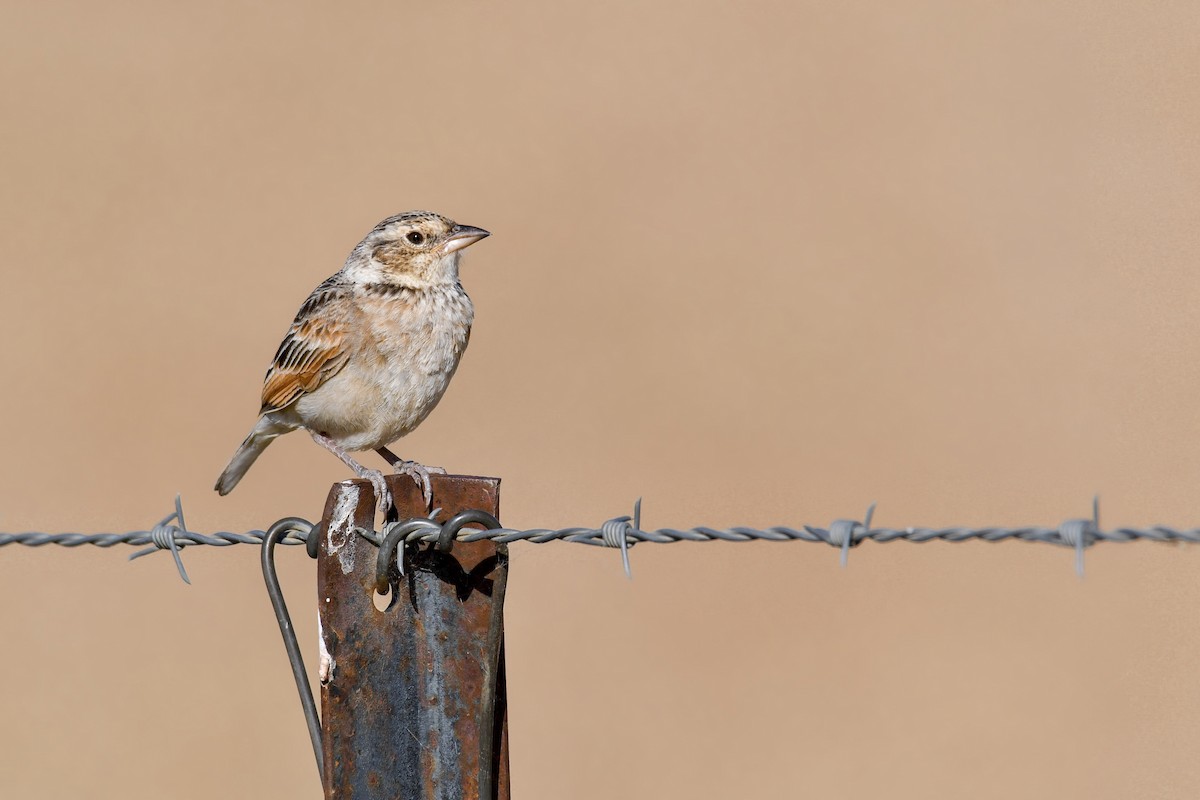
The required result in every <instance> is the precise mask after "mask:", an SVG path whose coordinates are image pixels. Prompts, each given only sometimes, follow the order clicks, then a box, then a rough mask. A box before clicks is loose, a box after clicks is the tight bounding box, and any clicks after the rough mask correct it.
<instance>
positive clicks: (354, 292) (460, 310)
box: [214, 211, 491, 517]
mask: <svg viewBox="0 0 1200 800" xmlns="http://www.w3.org/2000/svg"><path fill="white" fill-rule="evenodd" d="M490 235H491V234H490V233H489V232H488V231H485V230H484V229H483V228H476V227H474V226H472V225H459V224H458V223H456V222H454V221H453V220H450V219H447V218H446V217H443V216H442V215H440V214H435V213H433V212H430V211H406V212H404V213H402V214H396V215H394V216H391V217H388V218H387V219H385V220H383V221H382V222H380V223H379V224H378V225H376V226H375V227H374V228H372V229H371V232H370V233H368V234H367V235H366V236H365V237H363V239H362V241H361V242H359V243H358V244H357V245H356V246H355V247H354V249H353V250H351V251H350V255H349V256H348V257H347V258H346V262H345V264H344V265H343V266H342V268H341V269H340V270H338V271H337V272H336V273H334V274H333V275H332V276H330V277H329V278H328V279H326V280H325V281H324V282H322V283H321V284H320V285H319V286H317V288H316V289H314V290H313V291H312V294H310V295H309V296H308V299H307V300H305V301H304V303H303V305H301V306H300V311H299V312H298V313H297V314H296V318H295V319H294V320H293V321H292V324H291V327H289V328H288V331H287V333H286V334H285V335H284V337H283V341H282V342H281V343H280V345H279V349H278V350H277V351H276V352H275V358H274V360H273V361H272V363H271V366H270V368H268V369H267V374H266V377H265V378H264V380H263V389H262V407H261V409H260V410H259V416H258V421H257V422H256V423H255V425H254V428H253V429H252V430H251V431H250V434H249V435H248V436H247V437H246V439H245V441H243V442H242V444H241V446H239V447H238V449H237V452H235V453H234V454H233V458H232V459H230V461H229V465H228V466H227V467H225V470H224V471H223V472H222V473H221V477H220V478H218V479H217V483H216V486H215V487H214V488H215V489H216V491H217V492H218V493H219V494H221V495H226V494H229V492H231V491H232V490H233V488H234V487H235V486H237V484H238V481H240V480H241V479H242V476H244V475H245V474H246V471H247V470H248V469H250V466H251V465H252V464H253V463H254V461H255V459H257V458H258V457H259V456H260V455H262V452H263V450H265V449H266V448H267V445H269V444H270V443H271V442H273V441H274V440H275V439H276V438H277V437H279V436H282V435H283V434H285V433H290V432H291V431H294V430H297V429H304V430H306V431H307V432H308V433H309V435H310V436H312V438H313V440H314V441H315V442H316V443H317V444H319V445H321V446H322V447H324V448H325V449H327V450H329V451H330V452H331V453H333V454H334V455H335V456H337V457H338V458H340V459H341V460H342V462H343V463H345V464H346V465H347V466H348V467H350V468H351V469H352V470H354V472H355V474H357V475H358V476H359V477H360V478H366V479H367V480H369V481H370V482H371V485H372V486H373V487H374V489H375V499H376V510H377V513H379V514H380V516H381V517H384V516H386V514H387V511H388V508H389V507H390V506H391V494H390V492H389V491H388V488H387V484H386V482H385V481H384V478H383V473H382V472H380V471H379V470H375V469H369V468H367V467H364V466H363V465H362V464H359V463H358V462H357V461H356V460H355V459H354V458H353V457H352V456H351V455H350V453H351V452H355V451H365V450H374V451H376V452H377V453H379V454H380V455H381V456H383V458H384V459H385V460H386V461H387V462H388V463H389V464H391V466H392V467H393V468H394V469H395V471H396V472H397V473H398V474H404V475H409V476H410V477H412V478H413V480H414V481H416V483H417V484H418V485H419V486H420V487H421V493H422V496H423V497H424V499H425V503H426V505H427V506H429V505H431V503H432V488H431V486H430V479H429V476H430V474H431V473H433V474H444V473H445V470H444V469H442V468H440V467H427V466H424V465H422V464H419V463H417V462H415V461H408V460H405V459H402V458H400V457H398V456H397V455H396V454H395V453H393V452H392V451H391V450H389V449H388V448H387V445H389V444H391V443H392V442H394V441H396V440H397V439H399V438H401V437H403V436H405V435H406V434H408V433H410V432H412V431H413V430H414V429H415V428H416V427H417V426H418V425H420V424H421V422H423V421H424V420H425V418H426V417H427V416H429V413H430V412H431V411H433V409H434V407H435V406H437V404H438V401H440V400H441V399H442V395H443V394H444V393H445V392H446V387H447V386H449V384H450V379H451V378H452V377H454V373H455V371H456V370H457V369H458V364H459V360H460V359H461V358H462V355H463V351H465V350H466V348H467V341H468V340H469V339H470V336H471V323H472V322H473V320H474V318H475V308H474V306H473V305H472V303H471V298H470V297H468V296H467V293H466V292H465V291H464V290H463V287H462V283H461V281H460V280H459V260H460V258H461V256H462V251H463V249H464V248H466V247H469V246H470V245H472V244H475V243H476V242H478V241H480V240H481V239H484V238H486V237H488V236H490Z"/></svg>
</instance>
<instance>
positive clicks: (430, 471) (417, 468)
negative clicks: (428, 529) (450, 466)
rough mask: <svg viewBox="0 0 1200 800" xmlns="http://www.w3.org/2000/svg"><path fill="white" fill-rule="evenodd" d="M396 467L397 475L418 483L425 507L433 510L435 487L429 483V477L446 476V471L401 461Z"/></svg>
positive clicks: (414, 462) (413, 462)
mask: <svg viewBox="0 0 1200 800" xmlns="http://www.w3.org/2000/svg"><path fill="white" fill-rule="evenodd" d="M395 467H396V474H397V475H407V476H409V477H410V478H412V479H413V480H414V481H415V482H416V484H417V486H420V487H421V497H422V498H423V499H424V500H425V507H426V508H430V509H431V508H433V485H432V484H431V483H430V481H429V476H430V475H445V474H446V470H444V469H443V468H441V467H427V466H425V465H424V464H418V463H417V462H416V461H401V462H399V463H398V464H396V465H395Z"/></svg>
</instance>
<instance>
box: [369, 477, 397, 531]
mask: <svg viewBox="0 0 1200 800" xmlns="http://www.w3.org/2000/svg"><path fill="white" fill-rule="evenodd" d="M362 477H364V478H366V479H367V480H369V481H370V482H371V486H372V487H373V488H374V489H375V513H376V515H377V516H378V517H379V519H380V522H381V523H382V522H386V521H387V515H388V510H389V509H390V508H391V507H392V492H391V490H389V489H388V485H387V479H386V478H385V477H384V476H383V473H382V472H380V471H379V470H377V469H367V470H363V474H362Z"/></svg>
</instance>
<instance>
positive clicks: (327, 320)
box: [261, 275, 356, 414]
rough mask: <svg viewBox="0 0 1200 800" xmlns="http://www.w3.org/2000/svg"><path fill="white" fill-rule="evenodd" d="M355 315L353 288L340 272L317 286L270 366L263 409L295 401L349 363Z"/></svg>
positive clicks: (267, 409) (265, 380) (264, 388)
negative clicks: (352, 297) (350, 287)
mask: <svg viewBox="0 0 1200 800" xmlns="http://www.w3.org/2000/svg"><path fill="white" fill-rule="evenodd" d="M355 313H356V309H355V307H354V304H353V302H352V300H351V297H350V291H349V287H348V285H347V284H346V283H344V282H343V281H342V279H341V278H340V276H338V275H334V276H333V277H332V278H330V279H329V280H327V281H325V282H324V283H322V284H321V285H320V286H318V287H317V288H316V289H314V290H313V293H312V294H311V295H309V297H308V299H307V300H305V301H304V305H303V306H301V307H300V313H298V314H296V319H295V320H294V321H293V322H292V327H291V328H289V329H288V332H287V335H286V336H284V337H283V341H282V342H281V343H280V344H279V350H278V351H277V352H276V353H275V361H274V363H272V364H271V368H270V369H268V370H267V377H266V378H265V379H264V381H263V392H262V403H263V404H262V412H261V413H264V414H265V413H266V412H268V411H277V410H279V409H281V408H285V407H287V406H289V405H291V404H292V403H294V402H296V400H297V399H298V398H300V397H301V396H302V395H304V394H307V393H309V392H312V391H314V390H316V388H317V387H318V386H320V385H321V384H323V383H324V382H325V381H327V380H329V379H330V378H332V377H333V376H334V375H336V374H337V373H338V370H340V369H341V368H342V367H344V366H345V365H346V360H347V358H348V356H349V352H348V344H349V342H348V341H347V340H348V338H349V332H350V324H351V322H352V320H353V319H354V314H355Z"/></svg>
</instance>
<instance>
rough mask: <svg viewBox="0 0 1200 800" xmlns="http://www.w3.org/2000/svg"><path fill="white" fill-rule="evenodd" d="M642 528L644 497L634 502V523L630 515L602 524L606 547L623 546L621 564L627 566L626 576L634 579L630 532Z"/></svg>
mask: <svg viewBox="0 0 1200 800" xmlns="http://www.w3.org/2000/svg"><path fill="white" fill-rule="evenodd" d="M641 530H642V498H640V497H639V498H638V499H637V502H636V503H634V504H633V524H632V525H630V518H629V517H614V518H613V519H610V520H608V521H607V522H605V523H604V524H603V525H601V526H600V534H601V535H602V536H603V537H604V546H605V547H619V548H621V564H622V565H623V566H624V567H625V577H626V578H628V579H629V580H633V570H632V569H631V568H630V566H629V548H630V547H632V546H633V545H634V542H631V541H629V534H630V533H632V532H640V531H641Z"/></svg>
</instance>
